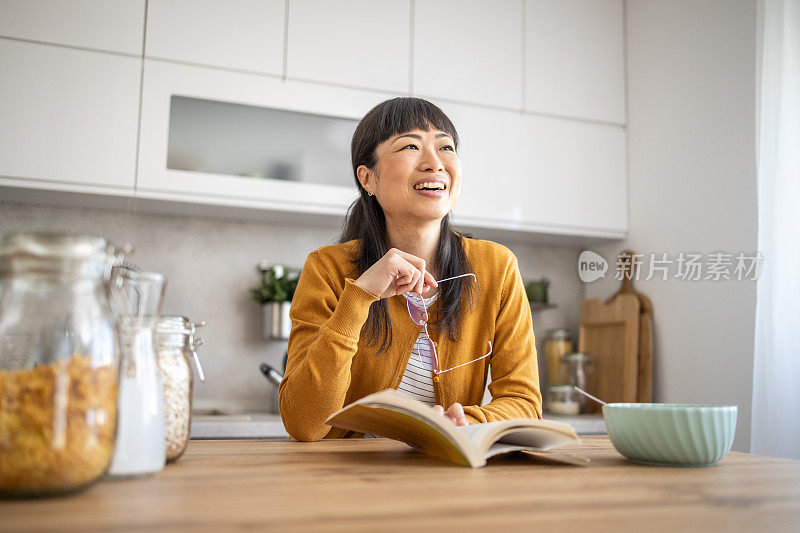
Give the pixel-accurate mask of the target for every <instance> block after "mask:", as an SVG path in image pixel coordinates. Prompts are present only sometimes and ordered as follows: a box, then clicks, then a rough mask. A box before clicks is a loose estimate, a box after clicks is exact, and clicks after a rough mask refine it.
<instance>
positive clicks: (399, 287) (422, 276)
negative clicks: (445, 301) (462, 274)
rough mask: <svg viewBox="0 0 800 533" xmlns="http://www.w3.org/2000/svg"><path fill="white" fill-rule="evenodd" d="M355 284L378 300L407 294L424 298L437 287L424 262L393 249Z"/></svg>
mask: <svg viewBox="0 0 800 533" xmlns="http://www.w3.org/2000/svg"><path fill="white" fill-rule="evenodd" d="M355 284H356V285H358V286H359V287H361V288H362V289H364V290H367V291H369V292H371V293H372V294H374V295H375V296H377V297H379V298H388V297H390V296H397V295H398V294H403V293H406V292H410V291H413V292H416V293H419V294H423V293H424V292H425V291H427V290H428V289H429V288H430V287H437V286H438V283H436V280H435V279H433V276H432V275H431V273H430V272H428V271H427V270H426V269H425V260H424V259H420V258H419V257H417V256H415V255H411V254H409V253H406V252H404V251H402V250H398V249H397V248H392V249H390V250H389V251H388V252H386V254H385V255H384V256H383V257H381V258H380V259H378V261H376V262H375V264H374V265H372V266H371V267H369V268H368V269H367V271H366V272H364V273H363V274H361V276H360V277H359V278H358V279H357V280H356V281H355Z"/></svg>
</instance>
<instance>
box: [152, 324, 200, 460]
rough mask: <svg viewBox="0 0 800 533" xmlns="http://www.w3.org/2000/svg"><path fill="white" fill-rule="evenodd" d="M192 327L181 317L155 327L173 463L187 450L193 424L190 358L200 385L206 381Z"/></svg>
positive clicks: (169, 456)
mask: <svg viewBox="0 0 800 533" xmlns="http://www.w3.org/2000/svg"><path fill="white" fill-rule="evenodd" d="M205 325H206V323H205V321H203V322H199V323H195V322H192V321H191V320H189V319H188V318H186V317H183V316H169V315H165V316H162V317H161V318H160V319H159V321H158V326H157V327H156V339H157V346H158V362H159V366H160V367H161V380H162V383H163V385H164V408H165V409H164V414H165V417H166V440H167V461H175V460H177V459H178V458H179V457H180V456H181V455H183V452H184V451H185V450H186V444H187V443H188V442H189V435H190V434H191V424H192V391H193V390H194V378H193V374H192V365H191V363H190V362H189V359H190V358H191V359H192V360H194V364H195V366H196V367H197V374H198V376H199V377H200V381H205V379H206V378H205V375H204V374H203V367H202V365H201V364H200V358H199V357H198V356H197V348H198V347H199V346H200V345H202V344H203V339H196V338H195V332H196V328H198V327H202V326H205Z"/></svg>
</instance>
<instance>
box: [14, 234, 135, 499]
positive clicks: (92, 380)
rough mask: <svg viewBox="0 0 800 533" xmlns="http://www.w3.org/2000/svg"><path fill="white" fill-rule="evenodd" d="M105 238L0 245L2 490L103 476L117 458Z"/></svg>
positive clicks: (21, 491) (114, 339) (75, 484)
mask: <svg viewBox="0 0 800 533" xmlns="http://www.w3.org/2000/svg"><path fill="white" fill-rule="evenodd" d="M115 253H116V252H115V249H114V247H113V246H111V245H110V244H109V243H108V242H107V241H106V240H105V239H103V238H101V237H92V236H79V235H65V234H27V235H26V234H16V235H8V236H6V237H4V238H3V239H2V240H0V493H2V494H7V495H12V496H25V495H44V494H53V493H62V492H70V491H74V490H78V489H81V488H84V487H86V486H88V485H90V484H91V483H92V482H94V481H96V480H97V479H100V478H101V477H102V476H103V474H104V473H105V472H106V470H107V469H108V466H109V463H110V461H111V457H112V454H113V451H114V438H115V432H116V423H117V387H118V378H119V360H120V359H119V352H120V347H119V338H118V334H117V330H116V315H115V313H114V312H113V310H112V307H111V305H110V303H109V300H108V293H107V284H108V280H109V275H110V271H111V267H112V265H113V263H114V262H115V261H116V260H118V259H119V258H118V257H117V256H116V255H115Z"/></svg>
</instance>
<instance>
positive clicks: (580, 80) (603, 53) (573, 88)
mask: <svg viewBox="0 0 800 533" xmlns="http://www.w3.org/2000/svg"><path fill="white" fill-rule="evenodd" d="M622 3H623V0H601V1H598V0H571V1H569V2H564V1H561V0H525V109H526V110H528V111H534V112H539V113H546V114H553V115H561V116H569V117H577V118H586V119H593V120H599V121H606V122H613V123H617V124H624V123H625V74H624V68H625V65H624V46H625V45H624V39H623V32H624V28H623V21H624V14H623V5H622Z"/></svg>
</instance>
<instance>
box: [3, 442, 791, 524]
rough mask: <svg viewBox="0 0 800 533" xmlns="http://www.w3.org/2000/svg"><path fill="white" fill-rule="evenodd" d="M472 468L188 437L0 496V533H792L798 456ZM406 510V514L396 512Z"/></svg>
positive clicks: (367, 451)
mask: <svg viewBox="0 0 800 533" xmlns="http://www.w3.org/2000/svg"><path fill="white" fill-rule="evenodd" d="M560 450H563V451H565V452H568V453H571V454H576V455H583V456H585V457H588V458H590V459H591V463H590V464H589V465H588V466H571V465H563V464H554V463H552V462H548V461H546V460H544V459H538V458H536V457H534V456H531V455H529V454H523V453H517V454H511V455H506V456H501V457H497V458H494V459H492V460H490V461H489V464H488V465H487V466H486V467H484V468H479V469H470V468H465V467H460V466H455V465H451V464H450V463H447V462H444V461H442V460H440V459H436V458H434V457H429V456H426V455H422V454H419V453H417V452H415V451H413V450H412V449H411V448H409V447H408V446H406V445H404V444H402V443H400V442H396V441H392V440H388V439H352V440H332V441H321V442H313V443H300V442H294V441H289V440H284V441H278V440H270V441H257V440H246V441H230V440H228V441H210V440H206V441H192V442H190V443H189V447H188V449H187V451H186V454H185V455H184V456H183V457H182V458H181V459H180V460H178V462H176V463H175V464H170V465H168V466H167V468H166V469H165V470H164V471H162V472H160V473H159V474H156V475H154V476H150V477H147V478H143V479H132V480H124V481H104V482H101V483H98V484H96V485H94V486H93V487H90V488H89V489H88V490H86V491H84V492H82V493H79V494H76V495H74V496H68V497H57V498H49V499H41V500H28V501H0V517H2V518H1V519H0V531H51V532H52V531H56V532H57V531H159V532H161V531H192V532H193V533H194V532H203V531H213V532H217V531H261V530H272V529H279V530H288V531H292V530H296V531H307V530H310V529H324V530H350V531H352V530H365V531H378V530H385V529H398V530H399V529H402V530H412V531H414V530H420V529H425V530H439V529H443V528H447V529H454V530H484V531H485V530H487V529H489V528H491V529H492V530H495V531H504V530H506V529H508V528H510V529H513V530H534V529H541V530H544V531H547V530H551V531H577V530H580V531H591V532H592V533H602V532H605V531H608V532H615V533H616V532H618V531H669V532H671V533H672V532H674V531H681V532H683V531H758V532H759V533H763V532H770V533H775V532H781V531H792V532H796V531H797V528H798V524H800V461H790V460H786V459H774V458H769V457H763V456H757V455H751V454H744V453H735V452H732V453H729V454H728V455H727V456H726V457H725V458H724V459H723V460H722V461H720V462H719V463H718V464H717V465H716V466H713V467H707V468H665V467H653V466H643V465H638V464H636V463H633V462H631V461H629V460H627V459H625V458H624V457H622V456H621V455H619V454H618V453H617V452H616V451H614V449H613V447H612V446H611V443H610V441H609V440H608V437H605V436H598V437H583V438H582V444H580V445H574V446H568V447H564V448H560ZM409 511H413V512H409Z"/></svg>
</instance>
